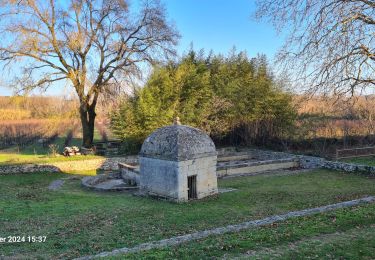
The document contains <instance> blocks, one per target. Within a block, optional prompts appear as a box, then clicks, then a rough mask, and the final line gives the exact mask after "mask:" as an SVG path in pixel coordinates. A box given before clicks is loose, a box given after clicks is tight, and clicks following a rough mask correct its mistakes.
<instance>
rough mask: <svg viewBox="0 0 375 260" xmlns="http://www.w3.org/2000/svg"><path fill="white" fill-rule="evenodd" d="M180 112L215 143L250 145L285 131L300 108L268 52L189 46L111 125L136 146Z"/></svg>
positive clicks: (116, 114) (161, 69)
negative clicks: (225, 51)
mask: <svg viewBox="0 0 375 260" xmlns="http://www.w3.org/2000/svg"><path fill="white" fill-rule="evenodd" d="M176 116H178V117H180V120H181V122H182V124H185V125H190V126H193V127H197V128H200V129H203V130H204V131H206V132H207V133H208V134H209V135H211V137H212V138H214V139H215V141H216V142H217V143H220V142H224V143H230V144H237V145H238V144H245V145H249V144H252V143H254V142H255V141H259V140H265V139H267V138H271V137H279V136H282V135H284V134H285V133H286V131H287V130H288V128H289V127H290V126H291V125H293V122H294V119H295V118H296V111H295V109H294V106H293V105H292V96H291V95H290V94H289V93H288V92H286V91H285V90H284V89H283V86H282V85H281V84H280V83H278V81H277V80H276V79H275V76H274V75H273V73H272V69H271V68H270V66H269V64H268V62H267V58H266V56H265V55H258V56H257V57H255V58H249V57H248V55H247V54H246V53H245V52H236V51H235V50H233V51H231V52H230V53H229V54H228V55H226V56H225V55H215V54H213V53H210V54H208V55H205V54H204V51H200V52H197V51H194V50H191V51H189V52H188V53H187V54H186V55H184V56H183V57H182V58H181V59H179V60H178V61H173V62H169V63H167V64H165V65H158V66H156V67H155V68H154V70H153V72H152V73H151V75H150V76H149V78H148V80H147V82H146V84H145V86H144V87H143V88H137V89H135V92H134V93H133V94H132V95H128V96H126V97H125V98H124V99H123V100H122V102H121V104H120V106H119V109H118V110H116V111H114V113H113V114H112V116H111V128H112V131H113V132H114V134H115V135H117V136H118V137H120V138H121V139H123V140H125V141H126V142H127V143H128V144H132V146H130V147H128V148H132V147H133V148H135V147H138V146H139V144H141V143H142V141H143V139H144V138H145V137H146V136H147V135H148V134H150V133H151V132H152V131H154V130H155V129H156V128H158V127H161V126H165V125H170V124H171V123H172V121H173V118H174V117H176Z"/></svg>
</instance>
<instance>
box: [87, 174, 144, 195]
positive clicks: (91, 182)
mask: <svg viewBox="0 0 375 260" xmlns="http://www.w3.org/2000/svg"><path fill="white" fill-rule="evenodd" d="M81 184H82V186H84V187H86V188H89V189H93V190H97V191H134V190H138V187H137V186H131V185H129V184H128V183H127V182H126V181H125V180H124V179H122V178H121V175H120V174H119V173H109V174H99V175H97V176H90V177H85V178H83V179H82V183H81Z"/></svg>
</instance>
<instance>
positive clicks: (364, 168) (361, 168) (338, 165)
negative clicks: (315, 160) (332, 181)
mask: <svg viewBox="0 0 375 260" xmlns="http://www.w3.org/2000/svg"><path fill="white" fill-rule="evenodd" d="M323 168H326V169H331V170H340V171H344V172H357V173H364V174H375V166H368V165H360V164H353V163H344V162H334V161H325V163H324V165H323Z"/></svg>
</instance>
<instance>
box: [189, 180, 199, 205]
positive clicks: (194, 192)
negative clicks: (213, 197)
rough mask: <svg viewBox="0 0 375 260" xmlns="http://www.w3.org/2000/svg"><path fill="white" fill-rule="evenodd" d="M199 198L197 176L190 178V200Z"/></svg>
mask: <svg viewBox="0 0 375 260" xmlns="http://www.w3.org/2000/svg"><path fill="white" fill-rule="evenodd" d="M196 198H197V175H193V176H188V199H189V200H192V199H196Z"/></svg>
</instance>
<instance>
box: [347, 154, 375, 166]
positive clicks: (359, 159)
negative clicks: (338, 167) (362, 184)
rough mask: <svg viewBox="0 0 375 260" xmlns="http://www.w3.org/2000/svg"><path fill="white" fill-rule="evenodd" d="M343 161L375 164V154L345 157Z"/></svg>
mask: <svg viewBox="0 0 375 260" xmlns="http://www.w3.org/2000/svg"><path fill="white" fill-rule="evenodd" d="M342 161H344V162H348V163H356V164H362V165H369V166H375V157H374V156H367V157H355V158H348V159H343V160H342Z"/></svg>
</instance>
